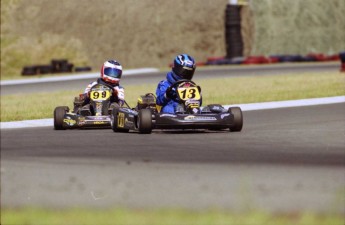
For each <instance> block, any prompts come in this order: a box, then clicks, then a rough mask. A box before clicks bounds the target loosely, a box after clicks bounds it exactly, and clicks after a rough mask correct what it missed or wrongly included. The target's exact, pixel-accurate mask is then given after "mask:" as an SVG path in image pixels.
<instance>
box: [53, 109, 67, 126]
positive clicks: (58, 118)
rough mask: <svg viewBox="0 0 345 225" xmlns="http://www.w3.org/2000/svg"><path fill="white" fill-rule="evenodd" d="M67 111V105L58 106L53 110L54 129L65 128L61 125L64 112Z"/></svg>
mask: <svg viewBox="0 0 345 225" xmlns="http://www.w3.org/2000/svg"><path fill="white" fill-rule="evenodd" d="M68 111H69V108H68V106H58V107H56V108H55V110H54V129H55V130H66V128H64V127H63V119H64V116H65V114H66V112H68Z"/></svg>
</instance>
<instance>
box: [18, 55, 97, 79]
mask: <svg viewBox="0 0 345 225" xmlns="http://www.w3.org/2000/svg"><path fill="white" fill-rule="evenodd" d="M73 67H74V65H73V64H72V63H69V62H68V60H67V59H52V60H51V64H50V65H34V66H24V67H23V70H22V73H21V74H22V75H23V76H29V75H30V76H31V75H39V74H52V73H72V72H84V71H91V67H89V66H87V67H76V68H75V69H74V71H73Z"/></svg>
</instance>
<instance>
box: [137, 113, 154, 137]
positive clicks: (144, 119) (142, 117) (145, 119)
mask: <svg viewBox="0 0 345 225" xmlns="http://www.w3.org/2000/svg"><path fill="white" fill-rule="evenodd" d="M137 125H138V130H139V133H141V134H151V132H152V113H151V110H150V109H142V110H140V111H139V114H138V120H137Z"/></svg>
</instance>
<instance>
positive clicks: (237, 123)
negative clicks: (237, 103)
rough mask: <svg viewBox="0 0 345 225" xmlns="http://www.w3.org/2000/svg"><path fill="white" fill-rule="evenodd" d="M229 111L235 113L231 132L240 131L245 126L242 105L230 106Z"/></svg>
mask: <svg viewBox="0 0 345 225" xmlns="http://www.w3.org/2000/svg"><path fill="white" fill-rule="evenodd" d="M228 112H229V113H231V114H233V115H234V122H233V124H232V126H230V131H231V132H239V131H241V130H242V127H243V114H242V110H241V108H240V107H230V108H229V109H228Z"/></svg>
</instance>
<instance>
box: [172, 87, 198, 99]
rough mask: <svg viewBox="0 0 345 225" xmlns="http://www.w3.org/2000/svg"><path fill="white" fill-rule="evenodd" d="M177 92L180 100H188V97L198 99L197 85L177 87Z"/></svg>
mask: <svg viewBox="0 0 345 225" xmlns="http://www.w3.org/2000/svg"><path fill="white" fill-rule="evenodd" d="M177 91H178V94H179V97H180V99H182V100H184V101H185V100H188V99H193V100H199V99H200V92H199V89H198V88H197V87H187V88H184V87H179V88H178V89H177Z"/></svg>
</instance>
